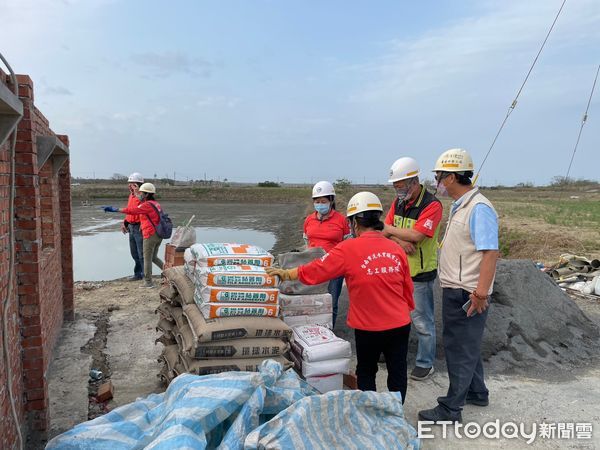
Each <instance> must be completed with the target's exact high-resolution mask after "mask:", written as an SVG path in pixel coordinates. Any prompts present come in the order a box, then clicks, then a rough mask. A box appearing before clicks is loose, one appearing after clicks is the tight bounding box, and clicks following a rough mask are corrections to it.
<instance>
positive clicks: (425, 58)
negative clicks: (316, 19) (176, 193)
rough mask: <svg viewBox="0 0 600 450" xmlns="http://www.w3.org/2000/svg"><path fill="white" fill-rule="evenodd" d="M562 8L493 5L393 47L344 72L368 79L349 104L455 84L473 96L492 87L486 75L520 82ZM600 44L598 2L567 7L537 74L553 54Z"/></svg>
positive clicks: (582, 0)
mask: <svg viewBox="0 0 600 450" xmlns="http://www.w3.org/2000/svg"><path fill="white" fill-rule="evenodd" d="M560 3H561V2H560V1H558V2H555V1H552V2H550V1H536V2H497V3H496V2H488V3H486V8H487V9H486V10H484V11H482V13H481V15H478V16H476V17H475V16H473V17H467V18H463V19H461V20H459V21H457V22H455V23H453V24H450V25H447V26H445V27H442V28H438V29H435V30H430V31H429V32H426V33H424V34H423V35H421V36H419V37H418V38H416V39H406V40H393V41H390V42H388V43H387V51H385V52H384V53H383V54H382V55H379V56H378V57H377V58H374V59H372V60H370V61H367V62H365V63H363V64H358V65H353V66H348V67H346V68H345V69H344V70H348V71H351V72H353V73H355V74H356V75H358V76H359V77H360V78H361V79H362V81H363V83H362V85H361V87H360V88H359V89H357V90H356V91H355V92H353V93H352V94H351V95H350V100H351V101H352V102H359V103H360V102H381V101H384V102H386V101H398V100H400V99H415V98H419V97H421V96H422V95H423V94H428V95H433V94H435V93H436V92H439V91H442V90H444V89H447V88H449V87H450V88H452V87H454V88H455V87H456V86H457V85H458V86H460V87H461V88H464V89H465V90H468V88H469V85H470V84H471V83H473V82H477V83H478V84H479V85H480V86H481V85H483V84H484V83H485V81H491V80H489V79H488V80H486V79H485V77H489V78H492V79H498V78H500V77H501V76H502V74H503V73H505V74H506V73H509V74H510V75H512V74H513V73H514V72H518V74H519V77H520V76H521V73H523V74H524V73H525V71H526V70H527V68H528V67H529V64H530V62H531V60H532V58H533V56H534V55H535V52H536V51H537V49H538V48H539V45H540V43H541V41H542V39H543V37H544V36H545V34H546V32H547V30H548V28H549V26H550V24H551V21H552V20H553V19H554V16H555V14H556V12H557V11H558V8H559V6H560ZM598 38H600V8H599V7H598V2H597V1H596V0H580V1H578V2H571V3H567V5H566V6H565V8H564V10H563V12H562V15H561V16H560V18H559V20H558V22H557V25H556V28H555V29H554V32H553V35H552V36H551V37H550V40H549V41H548V44H547V46H546V48H545V50H544V53H542V57H541V60H540V63H541V64H539V65H538V67H537V68H536V69H538V70H539V66H541V65H543V63H544V59H545V58H547V57H548V56H549V53H550V52H552V51H559V50H560V51H561V52H562V51H564V50H565V47H567V48H568V47H575V48H577V47H581V46H583V45H586V43H587V44H589V43H590V42H593V41H594V40H595V41H597V39H598ZM491 86H492V83H490V85H489V87H491ZM516 88H517V86H515V91H516ZM445 94H448V93H447V92H445Z"/></svg>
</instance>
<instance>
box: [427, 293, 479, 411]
mask: <svg viewBox="0 0 600 450" xmlns="http://www.w3.org/2000/svg"><path fill="white" fill-rule="evenodd" d="M468 300H469V293H468V292H467V291H465V290H463V289H450V288H444V289H443V291H442V319H443V326H444V331H443V338H444V353H445V354H446V364H447V366H448V378H449V380H450V386H449V387H448V393H447V394H446V396H445V397H439V398H438V403H439V404H440V405H441V406H443V407H444V408H446V409H447V410H448V411H450V412H458V411H460V410H462V407H463V406H464V404H465V399H466V397H467V395H471V396H475V397H478V398H487V397H488V393H489V392H488V389H487V387H486V385H485V381H484V379H483V363H482V359H481V341H482V339H483V330H484V329H485V322H486V320H487V316H488V311H489V309H486V310H485V311H484V312H483V314H475V315H474V316H471V317H467V313H465V311H464V310H463V309H462V306H463V305H464V304H465V303H466V302H467V301H468Z"/></svg>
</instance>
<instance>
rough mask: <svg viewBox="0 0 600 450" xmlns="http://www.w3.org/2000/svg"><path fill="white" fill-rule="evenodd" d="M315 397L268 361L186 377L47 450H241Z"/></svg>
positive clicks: (61, 438)
mask: <svg viewBox="0 0 600 450" xmlns="http://www.w3.org/2000/svg"><path fill="white" fill-rule="evenodd" d="M315 394H317V392H316V391H315V390H314V389H313V388H312V387H310V386H309V385H308V384H306V382H305V381H303V380H301V379H300V378H299V377H298V375H297V374H296V373H295V372H294V371H293V370H289V371H286V372H284V371H283V368H282V366H281V365H280V364H278V363H277V362H275V361H272V360H267V361H265V362H264V363H263V364H262V365H261V367H260V369H259V372H228V373H223V374H219V375H208V376H204V377H199V376H197V375H190V374H183V375H179V376H178V377H177V378H175V379H174V380H173V382H172V383H171V384H170V385H169V387H168V388H167V390H166V392H164V393H161V394H150V395H149V396H148V397H146V398H142V399H138V400H136V401H135V402H133V403H130V404H127V405H124V406H121V407H118V408H116V409H114V410H113V411H110V412H108V413H107V414H105V415H103V416H100V417H98V418H96V419H94V420H90V421H87V422H84V423H82V424H80V425H77V426H76V427H75V428H73V429H71V430H70V431H67V432H66V433H63V434H61V435H60V436H57V437H55V438H54V439H52V440H51V441H50V442H49V443H48V446H47V447H46V448H47V449H49V450H56V449H75V448H79V449H109V450H126V449H127V450H133V449H142V448H144V449H149V450H150V449H152V450H157V449H184V448H185V449H192V448H193V449H204V448H219V449H222V450H233V449H238V450H241V449H242V448H243V444H244V439H245V438H246V436H247V435H248V433H250V431H252V430H253V429H255V428H256V427H258V426H259V425H260V424H263V423H265V422H266V421H267V420H269V419H270V418H272V417H273V416H275V415H277V414H278V413H279V412H281V411H283V410H284V409H286V408H288V407H289V406H290V405H292V404H294V403H295V402H297V401H298V400H300V399H302V398H303V397H305V396H307V395H315ZM398 403H400V402H398Z"/></svg>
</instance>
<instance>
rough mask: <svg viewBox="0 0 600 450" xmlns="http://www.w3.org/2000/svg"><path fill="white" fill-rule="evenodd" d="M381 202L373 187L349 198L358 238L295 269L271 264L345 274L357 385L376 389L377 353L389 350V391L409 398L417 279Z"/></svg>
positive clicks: (316, 276)
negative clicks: (387, 231)
mask: <svg viewBox="0 0 600 450" xmlns="http://www.w3.org/2000/svg"><path fill="white" fill-rule="evenodd" d="M382 213H383V208H382V206H381V202H380V201H379V199H378V198H377V196H376V195H375V194H373V193H371V192H359V193H358V194H356V195H355V196H354V197H352V198H351V199H350V201H349V202H348V206H347V211H346V216H347V217H348V220H349V221H350V229H351V230H352V231H353V233H354V236H356V237H355V238H354V239H348V240H345V241H343V242H341V243H339V244H338V245H336V246H335V247H333V248H332V249H331V250H330V251H329V252H328V253H327V254H326V255H324V256H323V257H322V258H320V259H316V260H314V261H312V262H310V263H308V264H305V265H303V266H300V267H296V268H293V269H280V268H275V267H271V268H267V269H266V271H267V273H269V274H270V275H276V276H278V277H279V278H280V279H281V280H283V281H288V280H300V281H301V282H302V283H304V284H308V285H314V284H320V283H323V282H325V281H327V280H331V279H334V278H338V277H342V276H344V277H346V283H347V285H348V297H349V299H350V306H349V309H348V319H347V323H348V326H349V327H351V328H354V333H355V338H356V358H357V367H356V376H357V382H358V388H359V389H360V390H363V391H376V390H377V386H376V383H375V375H376V374H377V370H378V366H377V363H378V361H379V356H380V355H381V353H383V354H384V355H385V362H386V365H387V370H388V379H387V386H388V389H389V390H390V392H400V393H401V394H402V402H404V400H405V398H406V387H407V376H406V354H407V350H408V336H409V334H410V312H411V311H412V310H413V309H414V306H415V305H414V301H413V283H412V280H411V278H410V270H409V268H408V262H407V260H406V254H405V253H404V250H402V247H400V246H399V245H398V244H396V243H395V242H392V241H391V240H390V239H387V238H386V237H385V236H384V235H383V234H382V233H381V230H383V227H384V225H383V222H381V215H382Z"/></svg>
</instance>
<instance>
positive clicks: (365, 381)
mask: <svg viewBox="0 0 600 450" xmlns="http://www.w3.org/2000/svg"><path fill="white" fill-rule="evenodd" d="M409 334H410V323H409V324H408V325H405V326H403V327H400V328H393V329H391V330H384V331H365V330H354V337H355V341H356V359H357V366H356V378H357V383H358V389H360V390H361V391H376V390H377V386H376V384H375V375H376V374H377V369H378V367H377V363H378V362H379V356H380V355H381V353H383V355H384V356H385V364H386V366H387V370H388V379H387V386H388V390H389V391H390V392H400V393H401V394H402V403H404V399H405V398H406V384H407V376H406V354H407V352H408V335H409Z"/></svg>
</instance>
